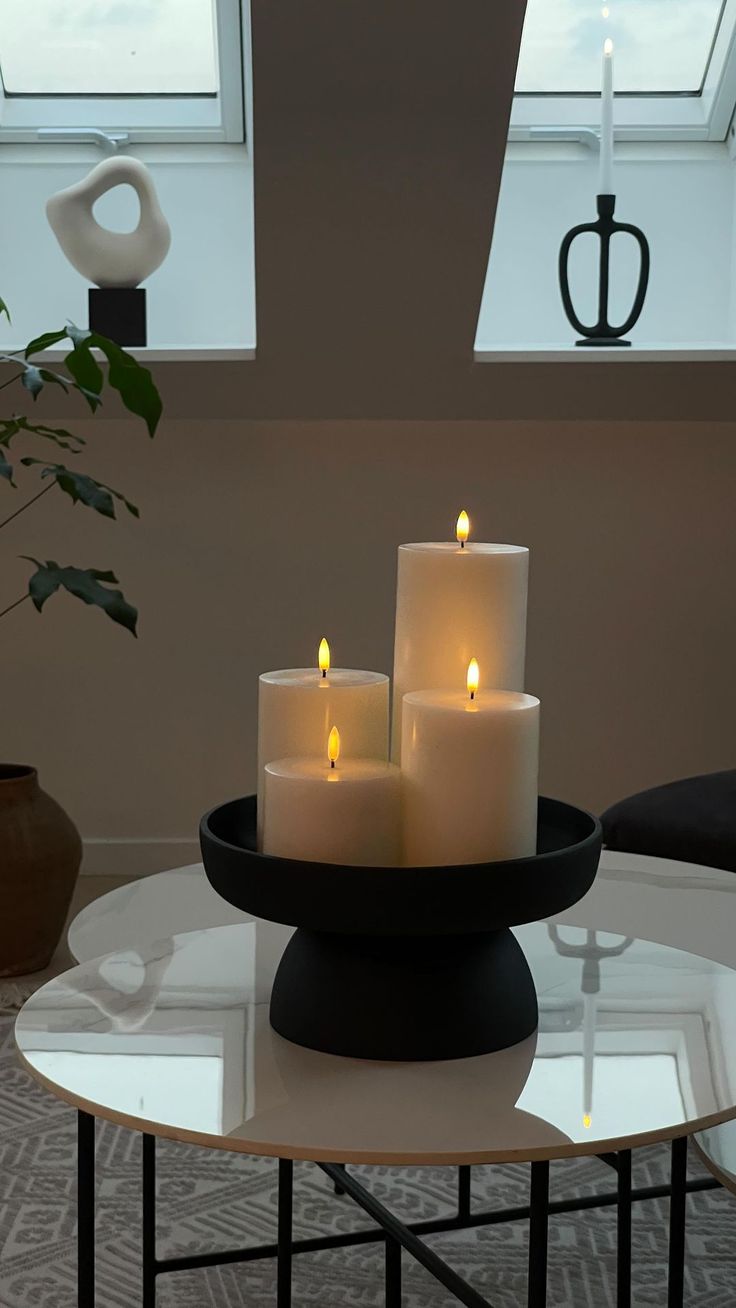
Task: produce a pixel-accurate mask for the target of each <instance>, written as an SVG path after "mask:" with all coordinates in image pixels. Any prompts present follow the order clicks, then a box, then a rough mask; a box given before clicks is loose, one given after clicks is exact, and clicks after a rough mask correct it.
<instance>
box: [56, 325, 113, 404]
mask: <svg viewBox="0 0 736 1308" xmlns="http://www.w3.org/2000/svg"><path fill="white" fill-rule="evenodd" d="M64 363H65V365H66V367H67V369H68V371H69V372H70V373H71V375H72V377H73V378H74V380H75V382H76V383H77V388H78V390H80V391H81V393H82V395H83V396H84V398H85V399H86V401H87V403H88V404H89V407H90V409H91V410H92V412H93V413H94V411H95V409H96V408H97V407H98V405H100V404H101V403H102V399H101V398H100V391H101V390H102V387H103V386H104V384H105V378H104V375H103V372H102V369H101V367H100V365H99V363H98V362H97V360H96V359H95V358H94V356H93V354H92V352H91V351H90V350H88V349H86V348H85V346H84V344H83V343H82V342H80V343H79V345H77V346H76V347H75V348H74V349H73V350H72V351H71V353H69V354H67V356H66V358H65V360H64Z"/></svg>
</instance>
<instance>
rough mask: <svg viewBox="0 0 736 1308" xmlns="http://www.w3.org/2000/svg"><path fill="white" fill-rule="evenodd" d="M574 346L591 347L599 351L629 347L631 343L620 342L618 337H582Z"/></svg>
mask: <svg viewBox="0 0 736 1308" xmlns="http://www.w3.org/2000/svg"><path fill="white" fill-rule="evenodd" d="M575 344H576V345H593V346H597V348H598V349H599V350H603V349H605V350H610V349H614V350H615V349H616V348H617V347H618V346H621V345H623V346H626V345H628V346H630V345H631V341H624V340H621V338H620V337H618V336H583V337H582V338H581V340H579V341H576V342H575Z"/></svg>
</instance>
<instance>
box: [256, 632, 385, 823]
mask: <svg viewBox="0 0 736 1308" xmlns="http://www.w3.org/2000/svg"><path fill="white" fill-rule="evenodd" d="M319 664H320V666H319V667H315V668H286V669H284V670H282V671H279V672H264V673H263V675H262V676H261V677H260V678H259V683H258V839H259V847H260V846H261V844H262V837H263V785H264V782H263V769H264V768H265V766H266V764H267V763H270V762H271V761H272V759H281V758H288V757H290V756H300V757H305V756H307V755H313V756H316V757H319V758H324V757H326V753H325V751H326V749H327V737H328V735H329V731H330V727H331V726H332V724H333V722H339V723H340V730H341V732H342V741H343V759H344V760H345V761H347V760H348V759H351V758H372V759H380V760H383V761H384V762H385V761H386V759H387V758H388V690H389V681H388V677H387V676H385V674H384V673H382V672H362V671H359V670H357V669H353V668H330V666H329V647H328V646H327V642H326V641H323V642H322V645H320V657H319Z"/></svg>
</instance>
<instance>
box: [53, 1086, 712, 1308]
mask: <svg viewBox="0 0 736 1308" xmlns="http://www.w3.org/2000/svg"><path fill="white" fill-rule="evenodd" d="M141 1141H142V1199H143V1259H142V1285H143V1291H142V1294H143V1297H142V1308H155V1305H156V1279H157V1277H159V1276H161V1275H163V1274H165V1273H166V1272H181V1271H187V1270H193V1269H195V1268H204V1267H217V1266H221V1265H224V1264H227V1263H246V1262H254V1261H256V1260H257V1259H261V1258H275V1259H276V1261H277V1290H276V1308H291V1303H292V1295H291V1279H292V1278H291V1272H292V1262H293V1258H294V1256H295V1255H298V1254H300V1253H315V1252H317V1251H319V1250H321V1249H339V1248H345V1247H348V1246H351V1245H358V1244H375V1243H379V1242H382V1243H383V1245H384V1248H385V1305H386V1308H401V1293H402V1292H401V1273H402V1251H405V1252H406V1253H408V1254H410V1255H411V1257H412V1258H414V1259H416V1261H417V1262H419V1263H421V1265H422V1266H423V1267H424V1268H426V1270H427V1271H428V1272H430V1273H431V1275H432V1276H434V1277H435V1279H436V1280H437V1281H439V1282H440V1284H441V1285H444V1286H445V1288H446V1289H447V1290H449V1291H450V1293H451V1294H452V1295H454V1297H455V1299H457V1301H458V1303H461V1304H464V1305H466V1308H493V1303H492V1301H491V1300H489V1299H485V1298H483V1296H482V1295H480V1294H479V1293H478V1291H477V1290H475V1289H474V1288H473V1286H471V1285H470V1284H469V1283H468V1282H467V1281H466V1280H464V1279H463V1277H461V1276H459V1275H458V1273H457V1272H456V1271H454V1270H453V1268H452V1267H451V1266H450V1265H449V1263H447V1262H445V1260H444V1259H443V1258H440V1256H439V1255H438V1254H437V1253H435V1251H434V1250H433V1249H431V1248H430V1247H429V1245H427V1244H426V1242H425V1241H424V1240H423V1239H422V1236H426V1235H436V1234H438V1233H440V1232H448V1231H467V1230H470V1229H472V1228H475V1227H481V1226H495V1225H498V1224H500V1223H502V1222H517V1221H525V1220H528V1222H529V1281H528V1294H527V1306H528V1308H546V1303H547V1231H548V1221H549V1217H550V1216H552V1215H555V1214H557V1213H574V1212H582V1211H583V1210H585V1209H588V1208H606V1207H611V1206H614V1205H615V1206H616V1209H617V1233H618V1246H617V1286H616V1308H631V1209H632V1205H633V1204H634V1203H639V1202H642V1201H644V1200H647V1199H665V1198H669V1200H670V1228H669V1265H668V1285H667V1308H683V1296H684V1282H685V1276H684V1272H685V1201H686V1197H687V1195H688V1194H691V1193H694V1192H696V1191H700V1190H715V1189H718V1188H719V1187H720V1182H719V1181H718V1180H717V1179H716V1178H715V1177H712V1176H707V1177H697V1178H695V1179H693V1180H691V1181H688V1179H687V1143H688V1137H687V1135H682V1136H678V1137H676V1138H675V1139H674V1140H672V1143H671V1170H670V1183H669V1185H653V1186H645V1187H642V1188H639V1189H632V1185H631V1150H623V1151H619V1152H618V1153H615V1154H599V1155H597V1156H598V1158H599V1159H600V1161H601V1162H602V1163H603V1164H605V1165H607V1166H608V1167H609V1168H611V1169H613V1171H614V1172H615V1173H616V1179H617V1184H616V1189H615V1190H611V1191H606V1192H604V1193H602V1194H597V1195H587V1196H585V1197H584V1198H582V1199H555V1200H552V1201H551V1200H550V1198H549V1174H550V1164H549V1162H548V1161H540V1162H533V1163H531V1185H530V1193H529V1203H528V1204H527V1205H524V1206H520V1207H516V1208H501V1209H490V1210H484V1211H473V1209H472V1205H471V1168H470V1166H469V1165H468V1164H463V1165H461V1166H459V1167H458V1190H457V1196H458V1197H457V1212H456V1213H455V1214H454V1215H453V1216H452V1217H441V1218H433V1219H430V1220H425V1221H423V1222H414V1223H411V1224H407V1223H405V1222H402V1221H401V1220H400V1219H399V1218H398V1217H396V1216H395V1214H394V1213H392V1212H391V1211H390V1210H389V1209H388V1208H386V1207H385V1206H384V1205H383V1204H382V1203H381V1202H380V1200H378V1199H376V1198H375V1197H374V1195H372V1194H371V1192H370V1191H369V1190H368V1189H367V1188H366V1187H365V1186H364V1185H363V1184H362V1183H361V1182H360V1181H358V1180H357V1178H356V1177H355V1176H354V1175H353V1174H352V1173H351V1172H349V1171H348V1170H347V1168H346V1167H345V1165H344V1164H340V1163H324V1162H319V1160H315V1163H316V1166H318V1167H320V1168H321V1169H322V1171H323V1172H324V1173H325V1174H326V1175H327V1176H328V1177H329V1178H330V1179H331V1181H332V1182H333V1184H334V1187H335V1193H336V1194H337V1195H347V1196H349V1197H350V1199H352V1200H353V1202H354V1203H356V1204H357V1205H358V1207H359V1208H361V1209H362V1210H363V1211H364V1212H365V1213H366V1214H367V1215H368V1216H369V1217H371V1218H372V1219H373V1222H374V1223H375V1224H374V1225H373V1226H371V1227H367V1228H365V1229H363V1230H359V1231H353V1232H350V1233H349V1234H344V1235H343V1234H341V1235H324V1236H313V1237H311V1238H309V1239H299V1240H295V1239H294V1237H293V1230H292V1215H293V1186H294V1163H293V1161H292V1159H290V1158H279V1188H278V1229H277V1238H276V1241H275V1243H272V1244H261V1245H254V1246H251V1247H250V1248H247V1249H228V1250H224V1251H221V1252H219V1253H211V1254H210V1253H202V1254H188V1255H184V1256H181V1257H175V1258H158V1257H157V1254H156V1138H155V1136H153V1135H147V1134H143V1133H142V1134H141ZM77 1166H78V1170H77V1179H78V1236H77V1239H78V1292H79V1293H78V1308H94V1306H95V1118H94V1116H92V1115H91V1114H89V1113H86V1112H83V1111H81V1110H80V1111H79V1112H78V1159H77Z"/></svg>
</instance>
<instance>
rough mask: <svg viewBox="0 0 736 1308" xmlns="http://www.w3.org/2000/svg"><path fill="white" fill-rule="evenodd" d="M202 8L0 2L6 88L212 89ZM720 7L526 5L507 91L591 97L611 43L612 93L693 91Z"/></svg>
mask: <svg viewBox="0 0 736 1308" xmlns="http://www.w3.org/2000/svg"><path fill="white" fill-rule="evenodd" d="M398 2H399V0H397V3H398ZM492 2H493V0H489V3H492ZM213 6H214V0H0V66H1V67H2V71H3V77H4V80H5V85H6V88H7V90H9V91H10V92H13V91H16V92H19V91H26V92H37V93H44V92H48V93H52V94H53V93H54V92H56V93H63V92H67V93H69V92H71V93H74V92H77V93H82V92H85V91H86V92H88V93H93V92H97V93H109V94H115V93H116V92H118V93H121V92H122V93H125V92H128V93H133V92H136V91H140V92H146V91H148V92H152V91H153V92H155V91H158V92H167V91H168V92H176V91H180V92H187V91H189V92H192V91H195V92H196V91H200V92H201V91H209V92H212V91H215V90H216V89H217V67H216V58H215V48H216V47H215V39H214V22H213ZM605 6H607V9H608V17H604V7H605ZM721 7H722V0H528V5H527V16H526V22H525V27H524V36H523V40H522V48H521V56H520V62H519V71H518V76H517V84H516V85H517V90H519V91H566V90H568V91H569V90H578V91H597V90H598V89H599V87H600V60H601V51H602V47H603V41H604V39H605V37H606V36H611V38H612V39H613V42H614V85H615V87H616V89H617V90H619V91H677V90H684V91H696V90H698V89H699V87H700V84H701V81H702V78H703V74H704V72H705V68H706V64H707V61H708V56H709V53H710V48H711V43H712V40H713V35H714V32H715V29H716V24H717V21H718V16H719V14H720V11H721ZM489 75H490V61H489Z"/></svg>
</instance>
